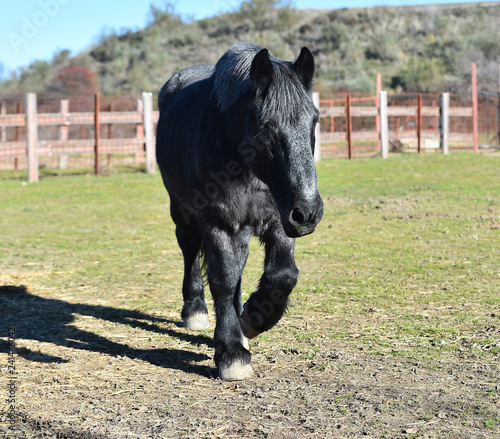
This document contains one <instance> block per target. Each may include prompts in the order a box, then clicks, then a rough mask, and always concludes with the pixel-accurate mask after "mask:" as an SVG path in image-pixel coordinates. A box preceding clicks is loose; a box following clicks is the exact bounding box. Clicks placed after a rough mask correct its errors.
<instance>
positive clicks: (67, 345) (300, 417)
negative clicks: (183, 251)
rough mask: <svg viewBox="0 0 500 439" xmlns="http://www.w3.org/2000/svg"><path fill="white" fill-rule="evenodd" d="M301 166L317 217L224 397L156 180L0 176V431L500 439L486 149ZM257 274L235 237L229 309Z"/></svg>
mask: <svg viewBox="0 0 500 439" xmlns="http://www.w3.org/2000/svg"><path fill="white" fill-rule="evenodd" d="M318 168H319V169H318V172H319V186H320V192H321V194H322V196H323V199H324V201H325V216H324V219H323V221H322V222H321V223H320V225H319V227H318V229H317V231H316V232H315V233H314V234H313V235H310V236H308V237H305V238H301V239H299V240H297V249H296V257H297V265H298V267H299V269H300V270H301V275H300V278H299V284H298V285H297V287H296V289H295V290H294V292H293V293H292V302H293V303H292V306H291V307H290V309H289V312H288V314H287V315H286V316H285V317H284V318H283V319H282V320H281V322H280V323H279V324H278V325H277V326H276V327H275V328H273V329H272V330H271V331H270V332H268V333H265V334H263V335H262V336H260V337H259V338H258V339H255V340H254V341H252V342H251V345H250V350H251V352H252V354H253V366H254V371H255V375H254V377H253V378H252V379H251V380H249V381H245V382H241V383H238V384H234V383H232V384H228V383H224V382H222V381H220V380H219V379H218V378H217V371H216V369H215V368H214V365H213V360H212V356H213V346H212V342H211V337H212V335H213V329H211V330H207V331H203V332H201V333H194V332H190V331H187V330H185V329H184V328H182V327H181V324H180V309H181V293H180V286H181V281H182V258H181V255H180V251H179V249H178V247H177V243H176V241H175V236H174V227H173V224H172V222H171V220H170V217H169V213H168V196H167V193H166V191H165V190H164V188H163V187H162V184H161V179H160V178H159V176H150V175H146V174H139V173H121V174H115V175H111V176H109V177H102V178H96V177H91V176H79V177H64V178H56V177H50V178H49V177H47V178H44V179H43V180H42V181H41V182H40V183H37V184H26V183H23V182H21V181H0V270H1V271H0V315H2V318H1V319H0V336H1V339H0V368H1V371H2V375H1V376H2V379H1V381H0V411H3V415H0V421H3V422H4V423H3V424H1V425H0V435H1V434H2V433H3V434H5V433H7V436H10V437H58V438H59V437H60V438H66V437H67V438H84V437H86V438H171V437H172V438H174V437H186V438H194V437H202V438H205V437H206V438H212V437H214V438H215V437H220V438H230V437H232V438H238V437H248V438H304V437H313V438H331V437H339V438H358V437H372V438H379V437H380V438H382V437H384V438H397V437H405V438H407V437H408V438H409V437H411V438H495V437H499V436H500V410H499V404H500V387H499V386H500V155H499V154H492V155H488V156H483V155H473V154H453V155H450V156H442V155H440V154H424V155H422V156H417V155H412V154H410V155H400V156H394V157H391V158H390V159H388V160H385V161H382V160H380V159H359V160H354V161H325V162H321V163H320V164H319V167H318ZM261 270H262V251H261V249H260V247H259V245H258V244H257V242H256V241H254V242H252V248H251V256H250V258H249V261H248V264H247V268H246V271H245V276H244V281H243V289H244V294H245V296H248V295H249V294H250V293H251V292H252V290H253V288H254V287H255V285H256V284H257V282H258V279H259V276H260V274H261ZM2 285H3V286H2ZM210 304H211V302H209V306H211V305H210ZM210 318H211V322H212V324H213V323H214V317H213V314H211V316H210ZM13 327H15V329H16V337H17V347H18V351H17V355H16V356H15V362H16V371H17V373H18V374H19V380H18V383H19V387H18V389H17V392H16V395H15V410H16V414H17V422H16V425H15V426H13V427H9V426H8V425H7V424H6V423H5V421H6V420H7V418H6V415H5V413H6V411H7V409H8V407H7V406H6V405H5V399H6V396H7V382H6V377H7V364H8V352H9V348H8V344H7V337H8V333H9V328H13Z"/></svg>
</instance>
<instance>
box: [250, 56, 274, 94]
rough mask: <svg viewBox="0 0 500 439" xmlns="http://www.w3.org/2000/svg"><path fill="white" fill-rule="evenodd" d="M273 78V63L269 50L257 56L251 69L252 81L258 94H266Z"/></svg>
mask: <svg viewBox="0 0 500 439" xmlns="http://www.w3.org/2000/svg"><path fill="white" fill-rule="evenodd" d="M272 78H273V63H272V62H271V60H270V59H269V52H268V51H267V49H262V50H261V51H260V52H259V53H257V55H255V57H254V59H253V61H252V67H251V68H250V80H251V81H252V84H253V86H254V87H255V89H256V90H257V92H258V93H264V92H265V91H266V90H267V87H269V84H270V83H271V80H272Z"/></svg>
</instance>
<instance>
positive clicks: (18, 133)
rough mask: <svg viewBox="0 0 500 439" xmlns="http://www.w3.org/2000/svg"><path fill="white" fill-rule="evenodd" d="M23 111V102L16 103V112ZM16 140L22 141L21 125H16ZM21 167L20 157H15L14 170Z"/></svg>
mask: <svg viewBox="0 0 500 439" xmlns="http://www.w3.org/2000/svg"><path fill="white" fill-rule="evenodd" d="M22 112H23V108H22V104H21V102H18V103H17V104H16V114H21V113H22ZM14 141H15V142H20V141H21V127H16V137H15V138H14ZM18 169H19V157H16V158H14V170H16V171H17V170H18Z"/></svg>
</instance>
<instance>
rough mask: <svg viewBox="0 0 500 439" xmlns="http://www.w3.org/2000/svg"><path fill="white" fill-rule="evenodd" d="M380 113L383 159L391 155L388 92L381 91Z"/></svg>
mask: <svg viewBox="0 0 500 439" xmlns="http://www.w3.org/2000/svg"><path fill="white" fill-rule="evenodd" d="M379 115H380V131H379V137H380V155H381V157H382V158H383V159H386V158H388V157H389V122H388V119H387V92H386V91H380V93H379Z"/></svg>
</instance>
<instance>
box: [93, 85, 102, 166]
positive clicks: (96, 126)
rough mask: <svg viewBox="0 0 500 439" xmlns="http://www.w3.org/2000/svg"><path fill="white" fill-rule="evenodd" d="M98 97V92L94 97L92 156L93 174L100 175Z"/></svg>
mask: <svg viewBox="0 0 500 439" xmlns="http://www.w3.org/2000/svg"><path fill="white" fill-rule="evenodd" d="M100 104H101V102H100V98H99V93H96V94H95V97H94V130H95V144H94V157H95V164H94V167H95V175H101V160H100V157H99V156H100V152H101V151H100V149H101V148H100V135H101V122H100V118H99V112H100Z"/></svg>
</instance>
